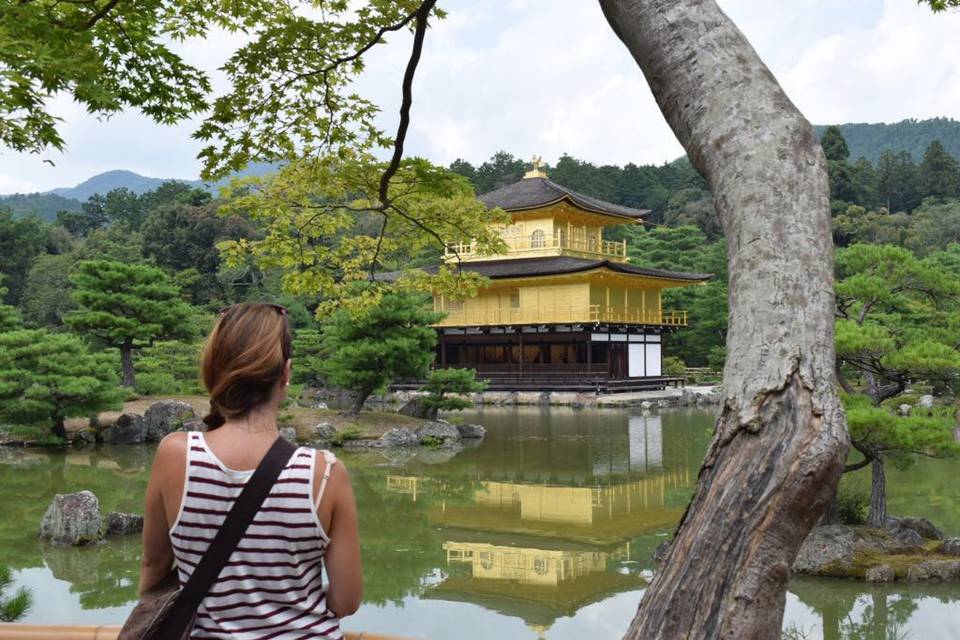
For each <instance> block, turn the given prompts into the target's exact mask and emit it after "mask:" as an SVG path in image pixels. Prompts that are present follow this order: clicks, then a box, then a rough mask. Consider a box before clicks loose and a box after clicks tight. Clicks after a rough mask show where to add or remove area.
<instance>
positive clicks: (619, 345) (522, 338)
mask: <svg viewBox="0 0 960 640" xmlns="http://www.w3.org/2000/svg"><path fill="white" fill-rule="evenodd" d="M668 331H669V329H668V328H665V327H660V326H648V325H622V324H621V325H605V324H604V325H601V324H595V325H521V326H512V327H510V326H500V327H444V328H441V329H438V334H439V340H438V344H437V354H436V360H435V363H436V366H438V367H462V368H471V369H476V371H477V377H479V378H483V379H486V380H489V388H490V389H491V390H542V391H550V390H576V391H598V392H601V393H607V392H611V391H617V390H623V391H640V390H645V389H663V388H664V387H665V386H667V385H669V384H674V385H676V384H678V383H679V382H680V380H679V379H677V378H670V377H667V376H664V375H663V339H664V335H665V334H666V333H667V332H668Z"/></svg>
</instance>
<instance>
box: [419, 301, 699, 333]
mask: <svg viewBox="0 0 960 640" xmlns="http://www.w3.org/2000/svg"><path fill="white" fill-rule="evenodd" d="M469 304H470V303H469V302H467V307H469ZM446 313H447V317H446V318H444V319H443V320H441V321H440V322H439V323H438V325H437V326H441V327H462V326H485V325H512V324H556V323H594V322H616V323H624V324H655V325H667V326H674V327H685V326H687V312H686V311H660V312H658V311H638V310H630V309H622V308H620V309H616V308H614V307H608V306H605V305H599V304H591V305H579V306H571V307H547V308H539V309H489V310H488V309H484V310H473V309H469V308H466V309H462V310H452V311H451V310H446Z"/></svg>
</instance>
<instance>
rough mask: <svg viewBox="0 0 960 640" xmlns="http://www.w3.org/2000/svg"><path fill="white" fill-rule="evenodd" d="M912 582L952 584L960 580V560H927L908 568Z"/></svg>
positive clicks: (908, 576) (908, 575) (909, 578)
mask: <svg viewBox="0 0 960 640" xmlns="http://www.w3.org/2000/svg"><path fill="white" fill-rule="evenodd" d="M907 580H909V581H911V582H950V581H953V580H960V560H925V561H923V562H920V563H917V564H915V565H913V566H910V567H907Z"/></svg>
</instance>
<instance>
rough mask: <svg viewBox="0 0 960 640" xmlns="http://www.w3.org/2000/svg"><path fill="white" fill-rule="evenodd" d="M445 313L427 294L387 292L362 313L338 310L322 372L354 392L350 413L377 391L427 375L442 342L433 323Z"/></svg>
mask: <svg viewBox="0 0 960 640" xmlns="http://www.w3.org/2000/svg"><path fill="white" fill-rule="evenodd" d="M442 317H443V314H441V313H436V312H434V311H430V310H429V302H427V301H426V300H424V299H423V297H422V296H419V295H414V294H411V293H407V292H403V291H397V292H390V293H386V294H384V295H383V297H382V298H381V299H380V301H379V302H378V303H377V304H376V305H375V306H372V307H369V308H367V309H365V310H362V311H360V312H359V313H357V314H353V313H350V312H349V311H347V310H340V311H337V312H335V313H334V314H333V315H331V316H330V317H329V318H328V319H327V321H326V322H325V323H324V326H323V347H322V353H323V360H322V361H321V364H322V367H321V373H322V374H323V376H324V379H325V380H326V381H327V382H329V383H330V384H333V385H336V386H338V387H342V388H344V389H349V390H351V391H353V392H354V394H355V399H354V403H353V406H352V407H351V408H350V410H349V412H350V413H351V414H357V413H359V412H360V410H361V409H362V408H363V403H364V402H365V401H366V399H367V398H368V397H370V394H372V393H373V392H374V391H376V390H378V389H383V388H385V387H386V386H387V385H389V384H390V383H391V382H393V381H394V380H398V379H399V380H403V379H422V378H424V377H425V376H426V375H427V371H428V370H429V368H430V363H431V362H432V361H433V357H434V348H435V346H436V344H437V333H436V330H435V329H434V328H433V327H432V326H431V325H432V324H433V323H435V322H438V321H439V320H440V318H442Z"/></svg>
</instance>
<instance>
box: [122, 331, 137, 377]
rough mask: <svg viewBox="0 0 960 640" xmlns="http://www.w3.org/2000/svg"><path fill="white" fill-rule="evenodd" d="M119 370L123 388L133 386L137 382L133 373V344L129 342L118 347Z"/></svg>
mask: <svg viewBox="0 0 960 640" xmlns="http://www.w3.org/2000/svg"><path fill="white" fill-rule="evenodd" d="M120 369H121V377H122V379H123V386H125V387H133V386H135V385H136V382H137V381H136V378H135V374H134V372H133V344H132V343H131V342H130V341H127V342H124V343H123V344H122V345H120Z"/></svg>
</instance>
